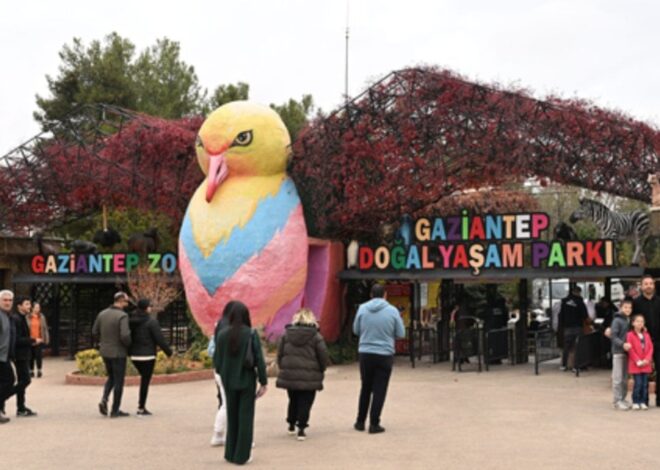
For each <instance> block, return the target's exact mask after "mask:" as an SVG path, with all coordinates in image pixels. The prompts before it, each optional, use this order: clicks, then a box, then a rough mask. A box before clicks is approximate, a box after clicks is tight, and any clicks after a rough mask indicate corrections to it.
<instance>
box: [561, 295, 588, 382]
mask: <svg viewBox="0 0 660 470" xmlns="http://www.w3.org/2000/svg"><path fill="white" fill-rule="evenodd" d="M581 294H582V289H581V288H580V287H579V286H577V285H574V286H573V287H572V288H571V293H570V294H568V296H566V297H564V298H563V299H562V301H561V309H560V310H559V325H560V328H561V329H562V331H563V332H564V350H563V354H562V356H561V366H562V369H563V370H566V368H567V367H568V355H569V354H570V353H571V351H573V349H574V348H575V340H576V339H577V338H578V336H580V335H581V334H582V329H583V328H584V321H585V320H586V319H587V318H588V314H587V306H586V305H585V304H584V299H583V298H582V295H581Z"/></svg>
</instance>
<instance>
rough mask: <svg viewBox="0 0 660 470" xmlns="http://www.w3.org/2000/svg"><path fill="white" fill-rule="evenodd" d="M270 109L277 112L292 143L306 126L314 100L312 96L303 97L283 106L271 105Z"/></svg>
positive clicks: (291, 100)
mask: <svg viewBox="0 0 660 470" xmlns="http://www.w3.org/2000/svg"><path fill="white" fill-rule="evenodd" d="M270 107H271V108H273V109H274V110H275V111H277V113H278V114H279V115H280V117H281V118H282V121H284V125H286V128H287V129H288V130H289V135H290V136H291V141H292V142H293V141H294V140H296V137H298V133H299V132H300V131H301V130H302V129H303V127H305V125H306V124H307V122H308V120H309V116H310V115H311V113H312V112H313V110H314V100H313V99H312V95H303V96H302V99H301V100H300V101H296V100H294V99H293V98H291V99H290V100H289V101H287V102H286V103H284V104H281V105H276V104H271V105H270Z"/></svg>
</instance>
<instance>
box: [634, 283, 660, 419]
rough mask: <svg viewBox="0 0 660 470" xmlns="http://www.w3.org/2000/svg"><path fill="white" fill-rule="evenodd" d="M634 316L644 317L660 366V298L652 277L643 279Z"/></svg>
mask: <svg viewBox="0 0 660 470" xmlns="http://www.w3.org/2000/svg"><path fill="white" fill-rule="evenodd" d="M633 315H643V316H644V322H645V324H646V328H647V329H648V332H649V335H650V336H651V341H652V342H653V351H654V353H653V359H654V361H655V363H656V368H657V367H658V366H657V365H658V364H660V297H658V295H657V293H656V290H655V279H653V277H652V276H644V277H643V278H642V294H641V295H639V296H638V297H636V298H635V300H633ZM655 406H660V394H658V393H656V394H655Z"/></svg>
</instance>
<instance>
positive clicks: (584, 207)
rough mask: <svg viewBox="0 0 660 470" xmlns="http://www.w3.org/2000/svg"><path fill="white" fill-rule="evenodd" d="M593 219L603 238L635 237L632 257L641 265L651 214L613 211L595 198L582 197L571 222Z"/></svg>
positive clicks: (633, 261)
mask: <svg viewBox="0 0 660 470" xmlns="http://www.w3.org/2000/svg"><path fill="white" fill-rule="evenodd" d="M582 219H591V220H593V222H594V223H595V224H596V226H597V227H598V228H599V229H600V233H601V236H602V237H603V238H610V239H612V240H619V239H622V238H633V239H634V240H635V253H634V254H633V257H632V263H631V264H633V265H635V266H637V265H639V261H640V257H641V255H642V248H643V247H644V242H645V241H646V237H647V236H648V232H649V215H648V214H647V213H646V212H643V211H640V210H636V211H632V212H628V213H625V214H620V213H618V212H614V211H611V210H610V209H609V208H608V207H607V206H606V205H605V204H602V203H600V202H598V201H594V200H593V199H586V198H580V206H579V207H578V208H577V209H576V210H575V212H573V213H572V214H571V217H570V218H569V220H570V222H571V223H575V222H576V221H578V220H582Z"/></svg>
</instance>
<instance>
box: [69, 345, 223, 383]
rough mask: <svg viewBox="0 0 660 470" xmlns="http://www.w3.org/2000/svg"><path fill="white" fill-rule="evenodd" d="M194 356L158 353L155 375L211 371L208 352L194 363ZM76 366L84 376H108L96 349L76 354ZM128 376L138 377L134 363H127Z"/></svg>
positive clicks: (202, 354) (187, 353) (201, 353)
mask: <svg viewBox="0 0 660 470" xmlns="http://www.w3.org/2000/svg"><path fill="white" fill-rule="evenodd" d="M191 356H192V354H191V353H190V351H187V352H186V354H185V355H184V356H179V355H174V356H172V357H167V356H166V355H165V353H164V352H163V351H158V354H157V355H156V364H155V365H154V374H175V373H177V372H185V371H188V370H195V369H210V368H211V367H213V361H212V359H211V358H210V357H209V355H208V354H207V352H206V350H203V351H200V352H199V353H197V357H198V359H197V360H195V361H192V360H191V359H190V357H191ZM76 366H77V367H78V371H79V372H80V373H81V374H82V375H90V376H94V377H103V376H105V375H106V370H105V365H104V364H103V358H102V357H101V355H100V354H99V352H98V351H97V350H96V349H86V350H84V351H80V352H79V353H77V354H76ZM126 375H138V371H137V369H136V368H135V366H134V365H133V362H132V361H130V360H129V361H127V364H126Z"/></svg>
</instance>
